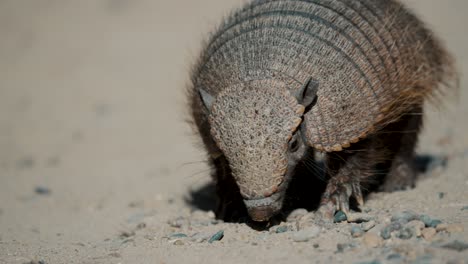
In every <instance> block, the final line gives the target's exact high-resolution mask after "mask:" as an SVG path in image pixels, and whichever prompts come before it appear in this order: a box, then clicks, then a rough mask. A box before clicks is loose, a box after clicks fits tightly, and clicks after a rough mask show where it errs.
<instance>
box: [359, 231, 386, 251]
mask: <svg viewBox="0 0 468 264" xmlns="http://www.w3.org/2000/svg"><path fill="white" fill-rule="evenodd" d="M362 243H363V244H364V245H366V246H367V247H372V248H375V247H379V246H380V245H382V243H383V240H382V238H381V237H380V236H378V235H377V234H375V233H365V234H364V235H363V236H362Z"/></svg>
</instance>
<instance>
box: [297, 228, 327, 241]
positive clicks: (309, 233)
mask: <svg viewBox="0 0 468 264" xmlns="http://www.w3.org/2000/svg"><path fill="white" fill-rule="evenodd" d="M320 231H321V230H320V228H319V227H318V226H310V227H307V228H305V229H303V230H300V231H297V232H295V233H294V234H293V235H292V239H293V241H295V242H307V241H309V240H310V239H312V238H315V237H317V236H318V235H319V234H320Z"/></svg>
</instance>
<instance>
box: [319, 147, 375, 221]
mask: <svg viewBox="0 0 468 264" xmlns="http://www.w3.org/2000/svg"><path fill="white" fill-rule="evenodd" d="M381 151H382V149H379V148H376V147H375V144H374V139H368V140H364V141H362V142H359V143H357V144H356V145H354V146H351V148H349V149H346V150H344V151H340V152H332V153H328V154H327V160H326V167H327V174H328V177H329V181H328V184H327V187H326V190H325V192H324V194H323V196H322V199H321V201H320V207H319V213H320V214H322V216H324V217H325V218H332V217H333V215H334V214H335V212H336V211H338V210H340V211H343V212H344V213H345V214H348V213H349V201H350V199H351V198H353V199H354V200H355V201H356V203H357V204H358V205H359V206H362V205H363V204H364V199H363V195H362V191H361V184H362V183H366V182H367V181H369V178H370V177H372V176H373V172H374V166H375V165H376V164H377V163H378V160H379V159H378V158H376V157H380V156H382V155H383V154H382V153H379V152H381Z"/></svg>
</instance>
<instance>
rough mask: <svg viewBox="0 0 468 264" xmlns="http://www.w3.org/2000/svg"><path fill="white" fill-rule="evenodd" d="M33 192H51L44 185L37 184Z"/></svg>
mask: <svg viewBox="0 0 468 264" xmlns="http://www.w3.org/2000/svg"><path fill="white" fill-rule="evenodd" d="M34 192H35V193H37V194H39V195H49V194H50V193H51V191H50V189H49V188H47V187H44V186H37V187H36V188H34Z"/></svg>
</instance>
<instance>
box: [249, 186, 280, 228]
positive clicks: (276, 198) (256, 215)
mask: <svg viewBox="0 0 468 264" xmlns="http://www.w3.org/2000/svg"><path fill="white" fill-rule="evenodd" d="M244 203H245V205H246V207H247V212H248V213H249V215H250V218H252V220H254V221H257V222H264V221H268V220H270V218H271V217H273V216H275V215H276V214H277V213H279V212H280V211H281V207H282V204H283V194H282V193H275V194H273V195H272V196H269V197H265V198H260V199H250V200H247V199H246V200H244Z"/></svg>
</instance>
